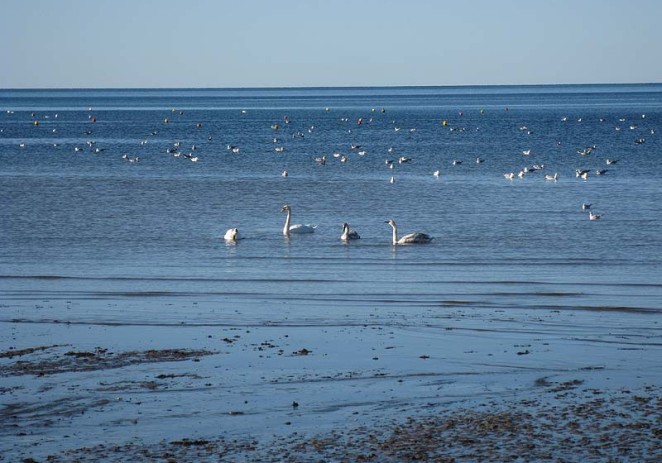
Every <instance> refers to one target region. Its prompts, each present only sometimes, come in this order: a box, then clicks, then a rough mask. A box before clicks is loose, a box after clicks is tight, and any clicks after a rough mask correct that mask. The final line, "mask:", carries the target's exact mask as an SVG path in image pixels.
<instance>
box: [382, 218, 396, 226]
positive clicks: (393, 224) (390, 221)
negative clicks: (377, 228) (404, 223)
mask: <svg viewBox="0 0 662 463" xmlns="http://www.w3.org/2000/svg"><path fill="white" fill-rule="evenodd" d="M384 223H387V224H389V225H390V226H391V227H395V220H393V219H388V220H384Z"/></svg>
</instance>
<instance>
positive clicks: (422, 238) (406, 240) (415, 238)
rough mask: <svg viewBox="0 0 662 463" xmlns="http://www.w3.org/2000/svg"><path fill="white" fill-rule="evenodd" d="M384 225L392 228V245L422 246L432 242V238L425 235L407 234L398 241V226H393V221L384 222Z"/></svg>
mask: <svg viewBox="0 0 662 463" xmlns="http://www.w3.org/2000/svg"><path fill="white" fill-rule="evenodd" d="M384 223H387V224H389V225H390V226H391V228H393V245H394V246H395V245H397V244H424V243H429V242H430V241H432V240H433V239H434V238H433V237H431V236H430V235H428V234H426V233H420V232H416V233H408V234H406V235H403V236H401V237H400V239H398V226H397V225H396V224H395V221H394V220H393V219H390V220H386V221H384Z"/></svg>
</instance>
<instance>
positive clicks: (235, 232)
mask: <svg viewBox="0 0 662 463" xmlns="http://www.w3.org/2000/svg"><path fill="white" fill-rule="evenodd" d="M223 239H224V240H225V241H237V240H238V239H239V229H238V228H230V229H229V230H228V231H226V232H225V235H224V236H223Z"/></svg>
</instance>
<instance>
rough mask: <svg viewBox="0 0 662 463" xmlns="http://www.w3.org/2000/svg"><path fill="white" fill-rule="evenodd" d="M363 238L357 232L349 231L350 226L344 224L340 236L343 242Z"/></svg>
mask: <svg viewBox="0 0 662 463" xmlns="http://www.w3.org/2000/svg"><path fill="white" fill-rule="evenodd" d="M359 238H361V237H360V236H359V234H358V233H357V232H356V231H350V230H349V224H348V223H346V222H345V223H344V224H342V235H340V239H341V240H343V241H349V240H358V239H359Z"/></svg>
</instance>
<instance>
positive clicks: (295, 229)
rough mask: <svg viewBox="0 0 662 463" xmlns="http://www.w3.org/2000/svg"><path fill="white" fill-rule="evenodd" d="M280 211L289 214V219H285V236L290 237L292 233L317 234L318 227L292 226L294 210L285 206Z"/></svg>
mask: <svg viewBox="0 0 662 463" xmlns="http://www.w3.org/2000/svg"><path fill="white" fill-rule="evenodd" d="M280 211H281V212H287V217H286V218H285V226H284V227H283V235H285V236H290V233H295V234H301V233H313V232H315V228H316V225H302V224H296V225H290V222H291V220H292V209H291V208H290V206H288V205H287V204H285V205H284V206H283V207H282V209H281V210H280Z"/></svg>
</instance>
